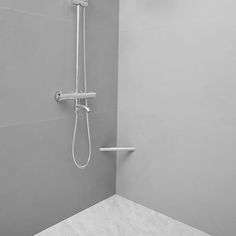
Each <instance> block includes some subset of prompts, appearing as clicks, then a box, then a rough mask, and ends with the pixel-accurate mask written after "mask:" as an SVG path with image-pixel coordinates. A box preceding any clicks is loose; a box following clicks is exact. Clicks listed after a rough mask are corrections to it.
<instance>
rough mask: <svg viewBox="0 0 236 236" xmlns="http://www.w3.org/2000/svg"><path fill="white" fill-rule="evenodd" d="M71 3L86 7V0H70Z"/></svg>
mask: <svg viewBox="0 0 236 236" xmlns="http://www.w3.org/2000/svg"><path fill="white" fill-rule="evenodd" d="M72 3H73V4H75V5H77V6H78V5H80V6H82V7H87V6H88V0H72Z"/></svg>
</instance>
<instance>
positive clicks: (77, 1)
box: [55, 0, 96, 169]
mask: <svg viewBox="0 0 236 236" xmlns="http://www.w3.org/2000/svg"><path fill="white" fill-rule="evenodd" d="M72 3H73V4H74V5H76V8H77V21H76V75H75V92H73V93H63V92H62V91H57V92H56V94H55V99H56V101H57V102H63V101H67V100H72V101H74V109H75V125H74V132H73V139H72V157H73V161H74V163H75V165H76V166H77V167H78V168H79V169H84V168H86V167H87V166H88V164H89V162H90V159H91V137H90V127H89V117H88V114H89V112H90V111H91V109H90V108H89V106H88V101H87V99H88V98H95V97H96V93H94V92H87V66H86V42H85V39H86V37H85V8H86V7H87V6H88V1H87V0H72ZM80 8H82V18H83V23H82V31H83V32H82V35H83V73H84V74H83V83H84V91H83V92H81V91H80V92H79V51H80V50H79V45H80V43H79V40H80ZM81 100H83V101H84V102H83V103H82V104H81ZM79 109H82V110H84V111H85V119H86V126H87V134H88V135H87V136H88V159H87V161H86V163H85V164H80V163H79V162H78V161H77V160H76V158H75V140H76V134H77V126H78V112H79Z"/></svg>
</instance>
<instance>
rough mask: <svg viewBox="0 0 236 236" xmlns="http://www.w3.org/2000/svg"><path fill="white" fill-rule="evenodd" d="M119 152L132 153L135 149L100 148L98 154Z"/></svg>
mask: <svg viewBox="0 0 236 236" xmlns="http://www.w3.org/2000/svg"><path fill="white" fill-rule="evenodd" d="M119 151H128V152H134V151H135V147H102V148H100V152H119Z"/></svg>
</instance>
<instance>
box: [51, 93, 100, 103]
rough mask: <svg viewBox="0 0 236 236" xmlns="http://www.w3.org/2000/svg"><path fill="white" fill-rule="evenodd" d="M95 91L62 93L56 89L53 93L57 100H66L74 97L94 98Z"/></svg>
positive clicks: (74, 98)
mask: <svg viewBox="0 0 236 236" xmlns="http://www.w3.org/2000/svg"><path fill="white" fill-rule="evenodd" d="M95 97H96V93H94V92H90V93H63V92H62V91H57V92H56V94H55V99H56V100H57V101H58V102H62V101H66V100H76V99H87V98H95Z"/></svg>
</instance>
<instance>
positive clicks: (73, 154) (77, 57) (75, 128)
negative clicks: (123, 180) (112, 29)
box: [72, 6, 91, 169]
mask: <svg viewBox="0 0 236 236" xmlns="http://www.w3.org/2000/svg"><path fill="white" fill-rule="evenodd" d="M82 9H83V24H82V25H83V69H84V71H83V72H84V92H85V93H86V92H87V65H86V43H85V39H86V37H85V7H83V8H82ZM79 11H80V7H79V6H77V40H76V92H78V85H79V20H80V12H79ZM78 104H79V101H78V99H76V101H75V126H74V133H73V141H72V157H73V161H74V163H75V165H76V166H77V167H78V168H79V169H84V168H86V167H87V166H88V164H89V162H90V160H91V137H90V127H89V117H88V112H87V111H85V116H86V126H87V134H88V159H87V162H86V163H85V164H80V163H79V162H78V161H77V160H76V158H75V140H76V134H77V126H78V110H79V108H78ZM85 106H88V102H87V99H85Z"/></svg>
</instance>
